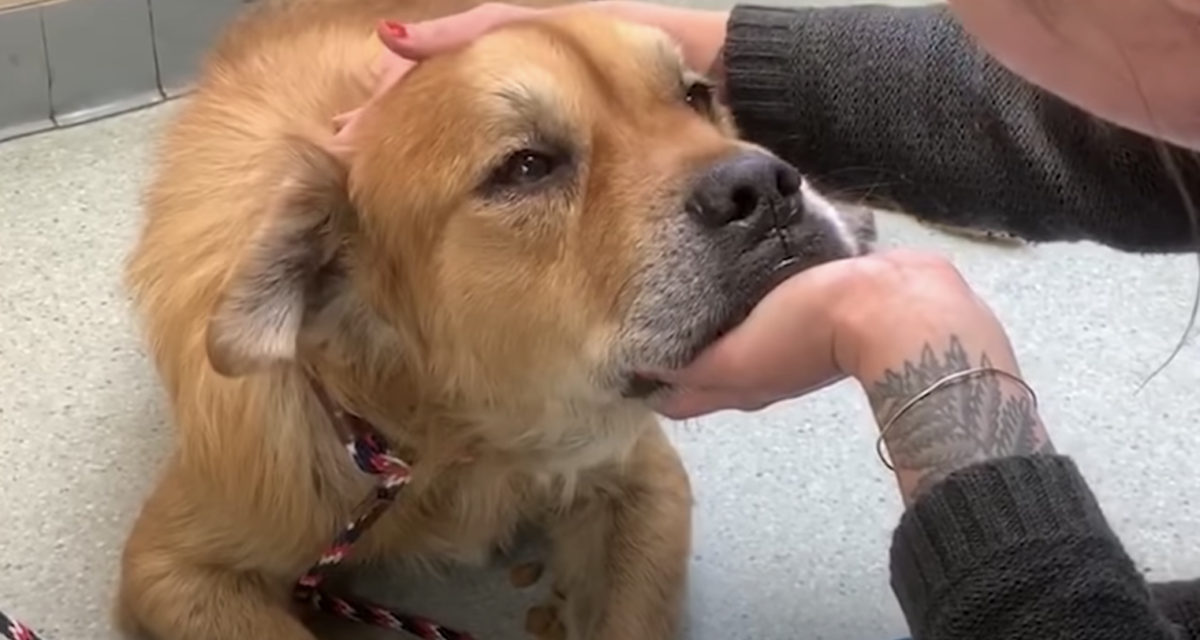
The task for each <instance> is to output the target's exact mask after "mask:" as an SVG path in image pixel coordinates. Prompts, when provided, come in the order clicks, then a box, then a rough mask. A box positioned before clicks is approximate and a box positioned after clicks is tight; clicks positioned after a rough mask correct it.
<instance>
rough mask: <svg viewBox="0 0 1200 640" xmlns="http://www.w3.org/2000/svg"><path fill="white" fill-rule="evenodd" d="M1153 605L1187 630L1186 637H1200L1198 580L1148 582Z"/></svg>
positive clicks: (1199, 585)
mask: <svg viewBox="0 0 1200 640" xmlns="http://www.w3.org/2000/svg"><path fill="white" fill-rule="evenodd" d="M1150 594H1151V596H1152V597H1153V598H1154V606H1155V607H1157V608H1158V610H1159V611H1161V612H1162V614H1163V615H1164V616H1166V617H1167V619H1168V620H1170V621H1171V622H1173V623H1175V624H1177V625H1179V626H1181V627H1183V628H1184V629H1186V630H1187V637H1188V638H1200V580H1180V581H1178V582H1154V583H1151V584H1150Z"/></svg>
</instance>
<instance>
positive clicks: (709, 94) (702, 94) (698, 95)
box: [683, 81, 713, 113]
mask: <svg viewBox="0 0 1200 640" xmlns="http://www.w3.org/2000/svg"><path fill="white" fill-rule="evenodd" d="M683 99H684V101H686V102H687V104H688V106H689V107H691V108H693V109H695V110H696V111H697V112H698V113H708V111H709V109H711V108H712V104H713V88H712V85H710V84H708V83H707V82H701V81H696V82H692V83H691V84H689V85H688V86H687V89H686V90H685V93H684V96H683Z"/></svg>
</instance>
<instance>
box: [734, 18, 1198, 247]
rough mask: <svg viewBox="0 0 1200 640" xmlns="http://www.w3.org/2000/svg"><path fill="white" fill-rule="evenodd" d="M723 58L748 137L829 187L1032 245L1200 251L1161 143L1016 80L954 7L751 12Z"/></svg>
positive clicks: (1190, 172) (1191, 177)
mask: <svg viewBox="0 0 1200 640" xmlns="http://www.w3.org/2000/svg"><path fill="white" fill-rule="evenodd" d="M723 62H724V66H725V74H726V78H725V83H726V86H725V91H726V93H727V96H728V99H729V103H730V106H731V107H732V109H733V112H734V115H735V117H736V119H737V122H738V124H739V126H740V127H741V129H742V132H743V134H744V135H745V136H746V137H747V138H749V139H751V140H754V141H756V142H758V143H760V144H763V145H764V146H766V147H768V148H771V149H772V150H774V151H776V152H777V153H779V154H780V155H781V156H783V157H784V158H785V159H787V160H788V161H790V162H792V163H793V164H795V165H797V166H798V167H800V168H801V170H803V171H805V172H807V173H808V174H809V175H810V176H812V177H813V179H814V182H817V183H818V184H821V185H824V186H825V187H826V188H827V189H833V190H834V191H836V192H839V193H842V194H848V195H850V196H852V197H856V196H872V197H873V199H874V201H875V202H877V203H879V204H883V205H885V206H889V207H890V208H893V209H898V210H901V211H904V212H906V213H909V214H911V215H914V216H917V217H920V218H923V219H926V220H930V221H935V222H941V223H945V224H950V225H956V226H964V227H976V228H986V229H990V230H999V231H1007V232H1010V233H1012V234H1014V235H1017V236H1020V237H1023V238H1026V239H1028V240H1031V241H1040V242H1045V241H1076V240H1093V241H1097V242H1101V243H1104V244H1107V245H1109V246H1112V247H1115V248H1118V249H1122V250H1128V251H1143V252H1171V251H1181V250H1187V249H1191V248H1192V247H1194V246H1196V244H1195V242H1194V240H1193V238H1194V237H1195V236H1194V234H1193V231H1192V225H1191V222H1190V220H1189V217H1188V215H1187V209H1186V207H1185V206H1184V204H1183V203H1184V200H1183V198H1182V197H1181V195H1180V191H1179V189H1178V188H1177V187H1176V186H1175V185H1174V183H1173V182H1172V180H1171V179H1170V175H1169V173H1168V172H1167V170H1166V169H1165V168H1164V167H1165V165H1164V163H1163V162H1162V160H1161V157H1160V156H1159V153H1160V151H1161V148H1159V147H1156V144H1155V143H1154V142H1153V141H1152V140H1151V139H1149V138H1147V137H1145V136H1142V135H1139V134H1135V133H1133V132H1130V131H1128V130H1125V129H1120V128H1117V127H1114V126H1111V125H1107V124H1101V123H1100V122H1098V121H1097V120H1096V119H1094V118H1092V117H1089V116H1087V115H1086V114H1084V113H1083V112H1081V111H1080V110H1078V109H1076V108H1074V107H1073V106H1071V105H1069V104H1067V103H1065V102H1063V101H1062V100H1059V99H1057V98H1055V97H1053V96H1051V95H1050V94H1048V93H1046V92H1044V91H1041V90H1039V89H1037V88H1036V87H1034V86H1032V85H1030V84H1028V83H1026V82H1025V81H1023V80H1021V79H1020V78H1018V77H1017V76H1015V75H1014V74H1012V73H1010V72H1008V71H1007V70H1006V69H1005V68H1003V67H1002V66H1000V65H999V64H998V63H996V62H995V61H993V60H992V59H990V58H989V57H988V56H987V54H986V53H984V52H983V51H982V50H980V49H979V48H977V47H976V46H975V44H974V43H973V41H972V40H971V39H970V37H969V36H968V35H966V34H965V33H964V32H963V31H962V30H961V28H960V27H958V26H957V25H956V23H955V22H954V20H953V18H952V16H951V15H950V14H949V12H948V11H947V10H946V9H945V7H944V5H930V6H925V7H888V6H847V7H828V8H807V9H782V8H768V7H754V6H739V7H737V8H735V9H734V11H733V14H732V17H731V19H730V22H729V34H728V39H727V42H726V48H725V56H724V60H723ZM1170 152H1172V153H1174V154H1177V155H1179V156H1183V155H1186V154H1185V152H1183V151H1182V150H1180V149H1175V148H1171V149H1170ZM1181 164H1182V169H1183V170H1184V172H1185V180H1187V181H1188V184H1191V185H1193V186H1194V187H1195V188H1194V189H1193V191H1194V193H1193V194H1192V196H1193V198H1195V200H1196V201H1197V202H1198V203H1200V162H1194V161H1187V162H1183V163H1181Z"/></svg>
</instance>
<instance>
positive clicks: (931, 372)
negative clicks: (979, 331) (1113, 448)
mask: <svg viewBox="0 0 1200 640" xmlns="http://www.w3.org/2000/svg"><path fill="white" fill-rule="evenodd" d="M991 366H993V365H992V363H991V360H990V358H989V357H988V355H987V353H980V354H979V355H978V356H977V357H974V358H972V357H971V356H970V355H969V354H968V353H967V351H966V349H965V348H964V347H963V344H962V341H961V340H960V339H959V338H958V336H951V337H950V341H949V344H948V345H942V346H940V347H935V346H934V345H933V344H929V343H927V344H926V345H925V346H924V347H923V348H922V350H921V354H920V357H919V358H917V359H915V360H908V361H905V362H904V363H903V364H902V365H901V366H900V368H899V369H898V370H897V369H888V370H887V371H885V372H884V373H883V375H882V376H881V377H879V378H878V379H876V380H874V381H871V382H869V383H867V384H866V385H864V386H865V387H866V388H867V396H868V397H869V398H870V400H871V407H872V409H873V410H874V412H875V417H876V419H877V420H878V421H879V422H880V424H884V423H885V421H886V420H888V418H889V417H891V415H892V414H893V413H894V412H895V411H897V410H898V409H899V408H900V407H901V406H902V405H903V404H904V403H905V402H907V401H908V400H909V399H911V398H912V397H913V396H915V395H917V394H918V393H921V392H922V391H924V390H925V389H926V388H928V387H929V386H930V385H932V384H933V383H935V382H937V381H938V380H940V379H941V378H943V377H945V376H947V375H949V374H952V373H955V372H958V371H963V370H966V369H970V368H972V367H991ZM884 441H885V444H886V445H887V448H888V451H889V453H890V455H891V460H892V465H893V466H894V467H895V468H896V472H897V473H898V474H900V475H901V476H902V480H901V489H902V491H903V492H904V494H905V495H904V498H905V501H906V502H911V501H913V500H915V499H916V498H917V497H919V496H921V495H923V494H924V493H925V492H926V491H928V490H929V488H930V487H932V486H933V485H935V484H937V483H938V482H940V481H941V480H942V479H943V478H945V477H946V476H947V475H949V474H950V473H952V472H954V471H956V470H958V469H961V468H963V467H967V466H970V465H972V464H975V463H978V462H984V461H986V460H990V459H994V458H1003V457H1008V456H1018V455H1029V454H1035V453H1047V454H1048V453H1053V452H1054V449H1053V445H1052V444H1051V443H1050V439H1049V437H1048V436H1047V434H1046V430H1045V428H1044V426H1043V425H1042V421H1041V418H1040V417H1039V416H1038V413H1037V410H1036V408H1035V406H1034V400H1033V398H1032V397H1030V396H1029V394H1028V393H1027V392H1026V391H1025V390H1024V389H1023V388H1021V387H1020V385H1019V384H1017V383H1015V382H1014V381H1011V380H1008V379H1006V378H1002V377H1000V376H995V375H990V376H976V377H972V378H966V379H963V380H962V381H960V382H955V383H953V384H950V385H947V386H946V387H944V388H941V389H938V390H937V391H936V392H934V393H932V394H931V395H929V396H928V397H926V398H924V399H922V400H921V401H920V402H918V403H917V404H915V405H914V406H912V408H910V409H909V410H908V411H907V412H906V413H905V414H904V415H903V416H901V417H900V419H899V420H897V421H896V422H895V423H894V424H893V425H892V426H891V428H890V429H889V430H888V432H887V434H885V437H884Z"/></svg>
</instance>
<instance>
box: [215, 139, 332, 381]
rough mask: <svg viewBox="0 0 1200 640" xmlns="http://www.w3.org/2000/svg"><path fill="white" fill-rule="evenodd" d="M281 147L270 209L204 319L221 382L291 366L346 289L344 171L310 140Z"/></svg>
mask: <svg viewBox="0 0 1200 640" xmlns="http://www.w3.org/2000/svg"><path fill="white" fill-rule="evenodd" d="M286 147H287V153H286V154H285V156H284V158H283V159H282V162H281V164H280V165H277V166H278V168H279V172H278V173H277V175H279V176H280V182H279V185H278V187H277V192H276V193H275V194H274V196H273V197H272V199H271V205H270V210H269V211H267V212H266V215H265V217H264V222H263V224H262V226H261V227H260V228H259V230H258V232H257V235H256V236H255V237H254V238H253V239H251V241H250V242H249V243H248V245H247V247H246V250H245V252H244V253H243V255H242V259H241V261H240V263H239V264H238V265H237V266H236V267H235V269H234V271H233V273H232V276H231V277H230V279H229V281H228V282H227V283H226V285H225V289H224V290H223V291H222V293H221V296H220V298H219V300H218V302H217V305H216V308H215V309H214V312H213V315H212V317H211V318H210V319H209V323H208V334H207V336H206V339H207V344H206V346H207V349H208V358H209V361H210V363H211V364H212V367H213V369H215V370H216V371H217V372H218V373H220V374H222V375H226V376H239V375H245V374H247V373H251V372H254V371H258V370H262V369H263V368H266V367H269V366H271V365H274V364H278V363H281V362H289V361H293V360H294V359H295V358H296V353H297V350H298V347H299V344H300V341H301V339H302V338H303V336H304V334H305V333H306V332H307V331H309V330H311V329H312V328H313V327H312V325H313V323H314V322H315V321H316V320H315V319H316V318H319V317H320V316H321V315H322V314H321V312H322V311H323V310H324V309H325V307H327V306H328V305H330V304H331V302H332V301H333V300H334V299H335V298H336V297H337V295H338V291H339V290H340V289H341V288H342V287H344V286H345V265H344V264H343V256H342V251H343V247H344V245H345V243H346V241H347V238H348V234H349V233H350V229H351V228H352V225H353V223H354V219H355V213H354V209H353V207H352V206H351V204H350V201H349V195H348V187H347V170H346V167H345V165H344V164H343V163H342V162H340V161H339V160H338V159H337V158H336V157H335V156H334V155H333V154H331V153H330V152H328V151H326V150H325V149H322V148H321V147H320V146H319V145H317V144H316V143H313V142H310V141H308V140H305V139H300V138H294V139H292V140H290V141H289V144H288V145H287V146H286Z"/></svg>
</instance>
